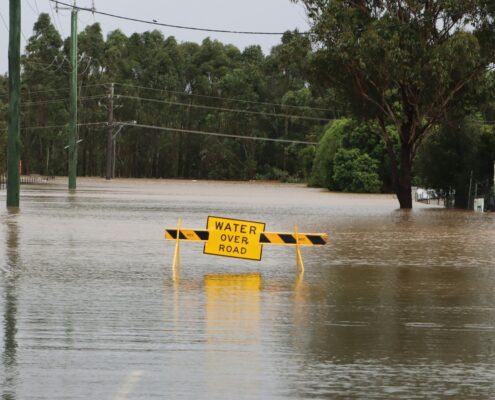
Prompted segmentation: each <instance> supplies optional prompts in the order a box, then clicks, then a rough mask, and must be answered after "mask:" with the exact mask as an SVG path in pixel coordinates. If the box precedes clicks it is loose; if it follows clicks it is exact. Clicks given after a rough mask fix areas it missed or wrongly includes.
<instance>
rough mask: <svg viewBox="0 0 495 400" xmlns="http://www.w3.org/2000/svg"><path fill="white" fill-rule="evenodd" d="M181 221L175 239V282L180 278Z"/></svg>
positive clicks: (173, 269) (173, 263)
mask: <svg viewBox="0 0 495 400" xmlns="http://www.w3.org/2000/svg"><path fill="white" fill-rule="evenodd" d="M181 223H182V221H181V219H180V218H179V222H178V223H177V237H176V239H175V252H174V260H173V261H172V273H173V279H174V281H175V280H176V279H177V277H178V273H180V227H181Z"/></svg>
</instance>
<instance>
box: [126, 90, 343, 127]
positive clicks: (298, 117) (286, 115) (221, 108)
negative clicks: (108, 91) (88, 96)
mask: <svg viewBox="0 0 495 400" xmlns="http://www.w3.org/2000/svg"><path fill="white" fill-rule="evenodd" d="M117 97H119V98H121V99H131V100H139V101H148V102H152V103H163V104H171V105H176V106H181V107H192V108H203V109H206V110H217V111H225V112H236V113H244V114H253V115H265V116H269V117H280V118H297V119H306V120H311V121H326V122H329V121H332V120H333V119H330V118H320V117H307V116H304V115H292V114H280V113H271V112H264V111H251V110H241V109H238V108H225V107H214V106H205V105H201V104H189V103H180V102H178V101H170V100H157V99H148V98H144V97H137V96H126V95H121V94H120V95H117Z"/></svg>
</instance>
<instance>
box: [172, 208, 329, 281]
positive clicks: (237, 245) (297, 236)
mask: <svg viewBox="0 0 495 400" xmlns="http://www.w3.org/2000/svg"><path fill="white" fill-rule="evenodd" d="M209 218H213V220H212V221H213V222H214V224H210V223H208V227H209V228H210V229H183V228H181V227H180V224H181V221H180V220H179V225H178V227H177V228H171V229H165V239H166V240H175V241H176V248H175V254H174V260H173V269H174V273H175V268H176V265H177V266H180V255H179V248H180V247H179V246H180V244H179V243H180V241H192V242H204V243H205V246H204V249H203V253H205V254H213V255H219V256H226V257H234V258H243V259H250V260H256V261H260V260H261V248H262V247H263V245H267V244H273V245H285V246H287V245H289V246H290V245H292V246H295V247H296V265H297V268H298V269H299V268H300V269H301V271H304V263H303V260H302V255H301V251H300V247H301V246H322V245H325V244H326V243H327V240H328V235H327V234H325V233H299V232H298V228H297V225H296V226H294V232H264V231H261V232H258V231H257V230H260V229H262V228H263V229H264V224H263V223H259V222H251V221H242V220H234V219H224V218H219V217H209ZM219 221H220V222H221V223H220V222H219ZM225 221H226V222H225ZM209 222H210V221H209ZM258 248H259V249H258ZM253 249H254V250H253Z"/></svg>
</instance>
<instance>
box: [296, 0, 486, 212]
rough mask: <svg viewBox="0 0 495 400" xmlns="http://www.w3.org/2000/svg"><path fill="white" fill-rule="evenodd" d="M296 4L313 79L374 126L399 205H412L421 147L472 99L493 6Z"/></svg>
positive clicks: (367, 1) (468, 1)
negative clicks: (307, 30) (308, 35)
mask: <svg viewBox="0 0 495 400" xmlns="http://www.w3.org/2000/svg"><path fill="white" fill-rule="evenodd" d="M299 1H301V2H302V3H303V4H304V5H305V7H306V10H307V13H308V16H309V18H310V19H311V21H312V24H313V26H312V34H313V35H312V37H313V40H314V42H315V46H316V48H317V49H318V50H317V51H316V53H315V56H314V59H313V68H314V74H315V77H317V81H318V82H319V83H321V84H322V85H324V86H325V87H332V88H335V89H336V90H337V91H338V92H339V93H340V94H341V95H342V96H343V97H345V98H346V99H347V101H348V102H349V104H350V106H351V108H352V110H353V112H354V114H355V115H356V116H358V117H359V118H363V119H366V120H374V121H376V123H377V126H378V129H377V134H379V135H381V137H382V139H383V141H384V143H385V145H386V148H387V152H388V156H389V158H390V163H391V169H392V180H393V186H394V190H395V192H396V194H397V197H398V200H399V204H400V207H401V208H411V207H412V198H411V179H412V171H411V170H412V163H413V160H414V157H415V155H416V152H417V150H418V147H419V145H420V144H421V142H422V141H423V140H424V138H425V137H426V136H427V135H428V134H429V133H430V132H431V131H432V129H433V127H434V126H435V125H436V124H438V123H439V122H440V121H441V119H442V118H443V116H444V115H445V114H446V113H447V112H448V111H449V110H451V109H452V108H462V107H463V106H465V104H466V103H468V102H469V101H470V100H471V97H470V96H471V95H472V94H473V93H475V91H476V86H477V83H478V79H479V78H480V76H482V75H483V72H484V71H486V69H487V68H488V67H489V66H490V63H492V62H493V61H494V49H495V46H494V44H495V29H493V28H494V27H493V24H494V22H493V11H494V10H493V7H494V6H493V1H490V0H478V1H474V0H456V1H448V0H444V1H440V0H439V1H425V0H409V1H403V0H373V1H371V0H299ZM490 13H491V14H490ZM390 125H391V126H393V127H395V129H396V130H397V132H398V135H399V139H400V148H399V150H398V151H397V150H396V148H395V147H394V145H393V140H392V138H391V136H390V134H389V128H388V126H390Z"/></svg>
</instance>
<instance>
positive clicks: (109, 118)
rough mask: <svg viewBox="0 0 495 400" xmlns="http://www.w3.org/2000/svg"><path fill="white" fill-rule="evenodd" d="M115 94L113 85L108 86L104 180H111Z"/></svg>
mask: <svg viewBox="0 0 495 400" xmlns="http://www.w3.org/2000/svg"><path fill="white" fill-rule="evenodd" d="M114 94H115V85H114V84H113V83H111V84H110V89H109V92H108V106H107V123H108V131H107V168H106V174H105V179H107V180H110V179H112V170H113V168H112V167H113V97H114Z"/></svg>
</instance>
